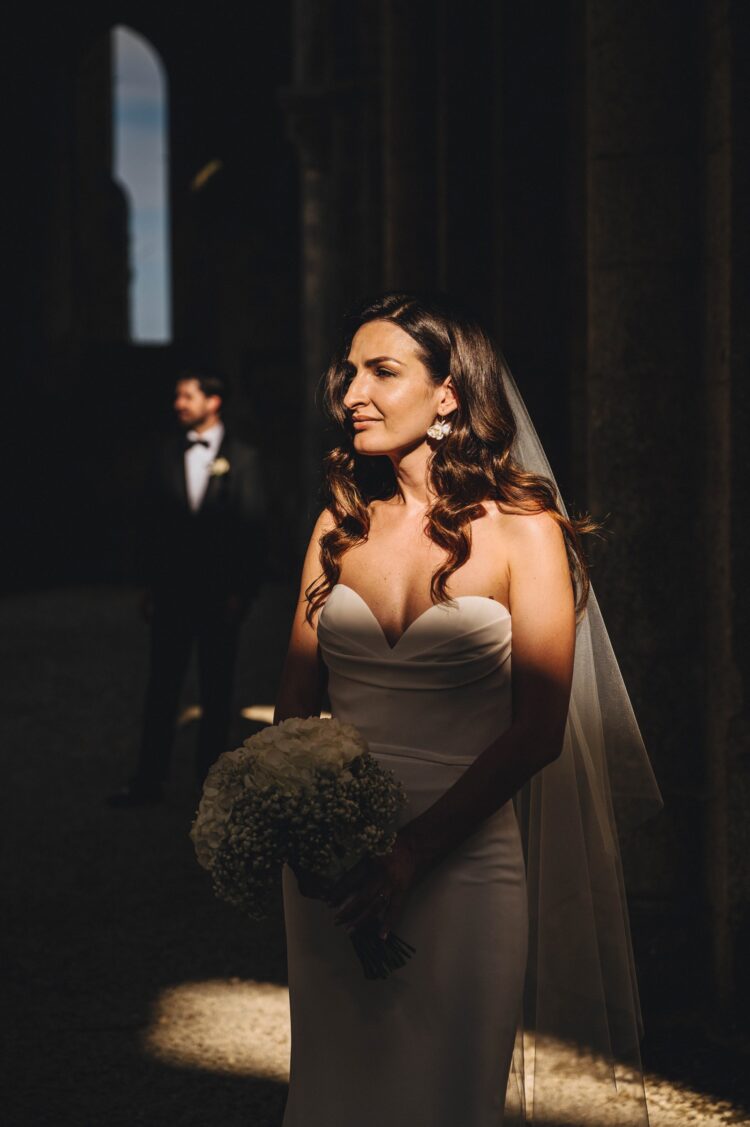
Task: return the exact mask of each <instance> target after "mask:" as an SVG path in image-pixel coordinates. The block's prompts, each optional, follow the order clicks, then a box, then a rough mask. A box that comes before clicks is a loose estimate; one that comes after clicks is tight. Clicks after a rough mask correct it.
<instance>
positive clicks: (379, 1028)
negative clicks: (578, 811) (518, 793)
mask: <svg viewBox="0 0 750 1127" xmlns="http://www.w3.org/2000/svg"><path fill="white" fill-rule="evenodd" d="M318 640H319V644H320V647H321V652H322V656H323V658H324V660H325V662H326V665H327V666H328V670H329V697H330V701H331V711H332V714H333V715H334V716H335V717H336V718H337V719H338V720H341V721H343V722H347V723H350V724H355V725H356V726H357V727H358V728H359V729H360V731H361V732H362V733H363V735H364V736H365V738H366V739H367V741H368V743H369V745H370V750H371V752H372V754H373V755H374V756H376V758H377V759H378V760H379V761H380V762H381V763H382V764H383V765H384V766H385V767H388V768H389V769H390V770H392V771H393V772H394V773H395V774H396V775H397V776H398V777H399V779H400V780H401V781H402V783H403V784H404V787H405V788H406V792H407V795H408V799H409V801H408V806H407V808H406V809H405V810H404V811H403V813H402V816H401V821H402V822H405V821H408V820H409V819H411V818H413V817H414V816H415V815H417V814H419V813H420V812H421V811H423V810H424V809H426V808H427V807H428V806H430V805H432V803H433V802H434V801H435V800H436V799H437V798H438V797H439V796H440V795H441V794H442V793H443V792H444V791H445V790H446V789H447V788H448V787H450V786H451V784H452V783H453V782H454V781H455V780H456V779H457V778H458V777H459V776H460V775H461V773H462V772H463V771H464V770H465V769H466V767H467V765H468V764H470V763H471V762H472V760H473V759H474V758H476V757H477V756H478V755H479V754H480V753H481V752H482V751H483V750H484V749H485V748H486V747H487V745H488V744H490V743H491V742H492V741H493V740H494V739H496V738H497V736H498V735H499V734H500V733H501V732H503V731H504V730H505V729H506V728H507V727H508V726H509V725H510V723H511V681H510V669H511V616H510V612H509V611H508V610H507V609H506V608H505V607H504V606H502V605H501V604H500V603H498V602H495V601H494V600H492V599H489V598H487V597H485V596H475V595H464V596H460V597H458V598H457V599H456V600H455V602H454V604H453V605H442V604H435V605H433V606H431V607H429V608H428V610H427V611H425V612H424V614H422V615H421V616H420V617H419V618H418V619H417V620H416V621H415V622H413V623H412V624H411V626H410V627H409V629H408V630H407V631H406V632H405V633H404V634H403V635H402V637H401V638H400V639H399V640H398V642H397V643H396V645H395V646H393V647H391V646H390V644H389V643H388V642H387V640H386V638H385V635H384V634H383V631H382V629H381V627H380V624H379V623H378V621H377V619H376V618H375V617H374V615H373V613H372V611H371V610H370V608H369V607H368V605H367V604H366V603H365V602H364V601H363V599H362V598H361V597H360V596H359V595H358V594H357V593H356V592H355V591H354V590H352V589H351V588H350V587H347V586H345V585H344V584H337V585H336V586H335V587H334V588H333V590H332V591H331V593H330V595H329V597H328V600H327V602H326V604H325V606H324V607H323V610H322V611H321V613H320V616H319V620H318ZM283 886H284V912H285V919H286V933H287V944H288V965H289V996H290V1009H291V1024H292V1054H291V1076H290V1087H289V1096H288V1100H287V1105H286V1112H285V1116H284V1127H498V1124H501V1123H502V1118H503V1106H504V1102H505V1094H506V1084H507V1080H508V1074H509V1070H510V1064H511V1058H512V1051H513V1044H514V1040H515V1034H516V1026H517V1021H518V1017H519V1012H520V1007H521V997H522V992H523V980H524V974H525V966H526V945H527V921H528V915H527V900H526V882H525V868H524V860H523V853H522V847H521V839H520V834H519V829H518V824H517V821H516V817H515V811H514V808H513V804H512V802H507V803H506V804H505V805H504V806H502V807H501V808H500V809H499V810H498V811H497V812H496V813H495V814H493V815H492V816H491V817H490V818H488V819H487V820H486V821H485V822H483V823H482V825H481V826H480V827H479V828H478V829H477V830H476V831H475V832H474V833H473V834H472V835H471V836H470V837H469V838H467V839H466V840H465V841H464V842H463V843H462V844H461V845H460V846H459V847H458V848H457V849H456V850H454V851H453V852H452V853H451V854H450V855H449V856H447V857H446V858H445V859H444V860H443V861H442V862H441V863H440V864H439V865H438V866H437V867H436V868H434V869H433V870H432V871H431V872H430V874H429V875H428V876H427V877H426V878H424V879H423V880H422V881H421V882H420V883H419V884H417V885H416V886H415V887H414V889H413V890H412V892H411V894H410V897H409V900H408V902H407V905H406V908H405V910H404V913H403V915H402V917H401V919H400V920H399V921H398V923H397V925H396V927H395V931H396V933H397V934H398V935H400V936H402V937H403V938H404V939H406V940H408V941H409V942H410V943H412V944H413V945H414V946H415V947H416V949H417V952H416V954H415V955H414V956H412V958H411V960H410V961H409V962H408V963H407V964H406V966H404V967H402V968H401V969H399V970H398V971H396V972H395V973H393V974H392V975H391V976H390V977H389V978H388V979H385V980H375V981H369V980H367V979H365V978H364V976H363V973H362V968H361V966H360V964H359V962H358V960H357V957H356V955H355V953H354V950H353V948H352V945H351V942H350V940H349V937H348V935H347V934H346V932H345V931H344V929H343V928H340V927H336V926H335V925H334V923H333V914H332V911H331V909H329V908H328V907H327V906H326V905H325V904H324V903H322V902H321V901H317V900H312V899H309V898H307V897H303V896H302V895H301V894H300V893H299V891H298V888H297V882H296V878H295V877H294V875H293V874H292V873H291V872H290V870H288V869H285V871H284V879H283Z"/></svg>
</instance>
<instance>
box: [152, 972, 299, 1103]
mask: <svg viewBox="0 0 750 1127" xmlns="http://www.w3.org/2000/svg"><path fill="white" fill-rule="evenodd" d="M290 1044H291V1040H290V1035H289V991H288V990H287V989H286V987H282V986H275V985H273V984H272V983H270V982H252V981H240V979H237V978H231V979H212V980H209V981H207V982H189V983H185V984H184V985H181V986H173V987H171V988H169V989H167V990H165V991H163V993H162V994H161V995H160V997H159V1000H158V1002H157V1004H156V1006H155V1009H154V1018H153V1021H152V1023H151V1025H150V1027H149V1028H148V1029H147V1031H146V1033H145V1034H144V1047H145V1048H146V1049H147V1051H148V1052H149V1053H152V1054H153V1055H154V1056H156V1057H157V1058H158V1059H159V1060H161V1061H163V1062H164V1063H166V1064H174V1065H188V1066H190V1067H192V1068H204V1069H208V1070H210V1071H211V1072H220V1073H227V1074H234V1075H239V1076H257V1077H261V1078H263V1079H266V1080H280V1081H282V1082H287V1081H288V1079H289V1049H290Z"/></svg>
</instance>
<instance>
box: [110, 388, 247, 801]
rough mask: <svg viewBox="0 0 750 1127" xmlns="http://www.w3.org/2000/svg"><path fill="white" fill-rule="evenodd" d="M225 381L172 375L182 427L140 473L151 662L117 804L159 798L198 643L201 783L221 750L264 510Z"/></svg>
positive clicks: (143, 573) (142, 558)
mask: <svg viewBox="0 0 750 1127" xmlns="http://www.w3.org/2000/svg"><path fill="white" fill-rule="evenodd" d="M226 395H227V388H226V384H225V382H224V380H223V379H221V378H220V377H219V376H216V375H213V374H210V373H208V372H207V371H204V370H189V371H187V372H185V373H184V374H183V375H182V376H181V377H180V378H179V379H178V381H177V385H176V388H175V399H174V410H175V414H176V416H177V420H178V422H179V424H180V432H179V433H177V434H175V435H173V436H171V437H170V438H169V439H167V440H165V441H164V442H163V445H162V446H161V448H160V449H159V450H158V451H157V454H156V456H155V458H154V460H153V463H152V465H151V469H150V471H149V474H148V479H147V482H146V495H145V503H144V505H145V511H144V513H143V522H142V531H141V539H140V545H141V549H140V553H139V560H140V563H139V566H140V571H141V577H142V579H143V581H144V584H145V587H146V590H145V592H144V595H143V599H142V609H143V613H144V617H145V618H146V619H147V621H148V622H150V626H151V647H150V669H149V677H148V687H147V690H146V699H145V704H144V714H143V730H142V736H141V745H140V752H139V755H138V762H137V766H136V770H135V773H134V775H133V777H132V779H131V780H130V782H129V783H128V785H127V786H126V787H124V788H123V789H122V790H121V791H118V792H117V793H115V794H112V795H110V796H109V799H108V801H109V804H110V805H111V806H115V807H134V806H143V805H152V804H155V803H158V802H161V801H163V799H164V783H165V781H166V779H167V777H168V774H169V766H170V758H171V751H172V744H173V741H174V734H175V724H176V718H177V709H178V706H179V701H180V694H181V690H182V686H183V683H184V680H185V675H186V673H187V668H188V664H189V660H190V656H191V652H192V648H193V644H194V643H196V644H197V651H198V675H199V684H200V697H201V710H202V715H201V721H200V728H199V732H198V744H197V751H196V761H195V769H196V780H197V782H198V784H200V783H201V782H202V781H203V779H204V778H205V775H206V772H207V770H208V768H209V767H210V765H211V763H213V761H214V760H215V759H216V758H217V756H218V755H220V754H221V753H222V752H223V751H226V750H227V739H228V735H229V725H230V721H231V706H232V696H233V684H234V671H235V664H236V657H237V646H238V640H239V631H240V625H241V622H242V619H243V617H244V615H245V613H246V611H247V609H248V607H249V604H250V602H251V600H252V598H253V596H254V595H255V594H256V593H257V591H258V588H259V586H260V583H261V580H262V574H263V565H264V559H265V553H266V520H265V501H264V490H263V487H262V482H261V476H260V466H259V460H258V456H257V452H256V451H255V450H254V449H253V448H252V447H250V446H248V445H246V444H245V443H244V442H241V441H240V440H239V439H238V438H236V437H235V436H233V435H232V434H230V433H228V432H227V430H226V429H225V426H224V423H223V421H222V409H223V407H224V403H225V401H226Z"/></svg>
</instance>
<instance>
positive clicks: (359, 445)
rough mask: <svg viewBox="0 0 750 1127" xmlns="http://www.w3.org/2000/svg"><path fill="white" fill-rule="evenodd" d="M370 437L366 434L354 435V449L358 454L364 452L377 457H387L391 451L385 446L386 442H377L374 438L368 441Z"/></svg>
mask: <svg viewBox="0 0 750 1127" xmlns="http://www.w3.org/2000/svg"><path fill="white" fill-rule="evenodd" d="M368 438H369V436H368V435H365V434H355V435H354V449H355V451H356V452H357V454H364V455H366V456H369V457H372V458H376V457H378V456H383V457H385V456H387V455H388V454H389V453H390V450H388V449H386V448H384V444H383V443H382V442H377V441H374V440H373V439H369V441H368Z"/></svg>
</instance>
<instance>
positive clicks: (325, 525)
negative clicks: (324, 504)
mask: <svg viewBox="0 0 750 1127" xmlns="http://www.w3.org/2000/svg"><path fill="white" fill-rule="evenodd" d="M336 525H337V521H336V517H335V516H334V515H333V513H332V511H331V510H330V509H327V508H326V509H321V511H320V512H319V513H318V516H317V519H316V521H315V525H314V527H313V530H312V536H311V539H315V540H319V539H320V537H321V536H325V534H326V532H330V531H331V529H333V528H336Z"/></svg>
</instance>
